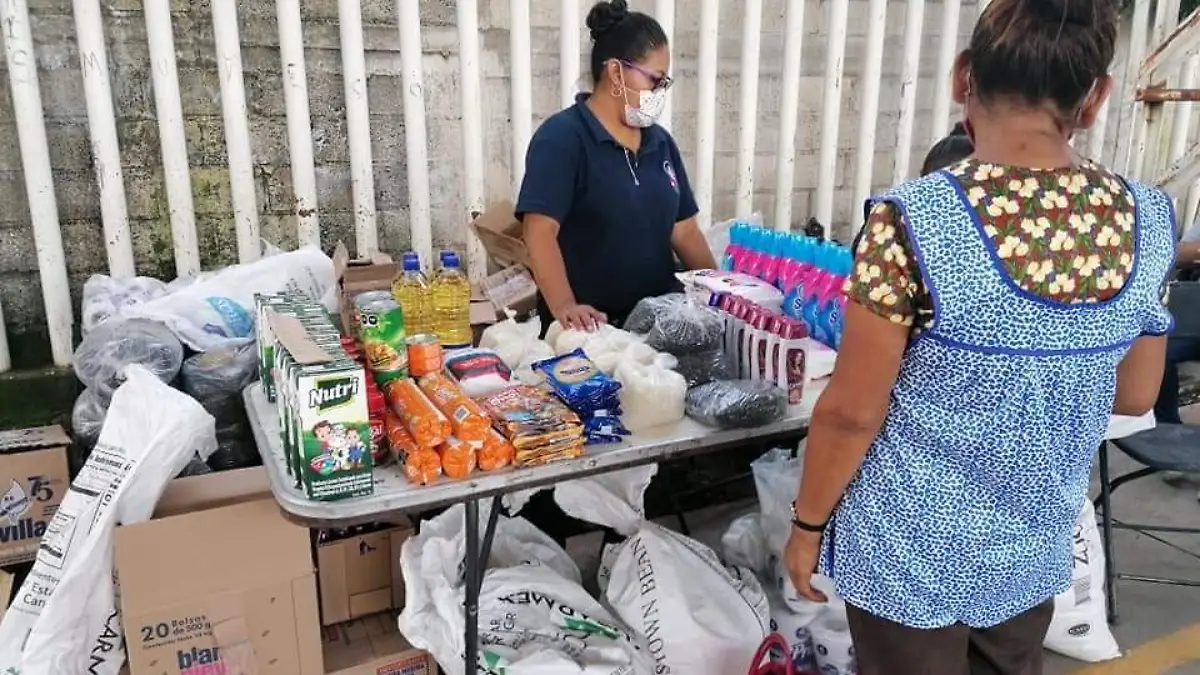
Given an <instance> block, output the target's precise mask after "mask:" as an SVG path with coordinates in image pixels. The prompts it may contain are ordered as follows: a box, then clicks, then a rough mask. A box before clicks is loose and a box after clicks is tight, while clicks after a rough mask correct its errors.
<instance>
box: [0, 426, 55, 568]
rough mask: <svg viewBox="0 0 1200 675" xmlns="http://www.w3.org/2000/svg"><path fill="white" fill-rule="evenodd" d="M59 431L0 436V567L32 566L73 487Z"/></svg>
mask: <svg viewBox="0 0 1200 675" xmlns="http://www.w3.org/2000/svg"><path fill="white" fill-rule="evenodd" d="M70 444H71V439H70V438H68V437H67V434H66V432H64V431H63V430H62V427H57V426H53V427H38V428H33V429H18V430H16V431H4V432H0V566H4V565H14V564H17V563H22V562H28V561H30V560H33V558H34V556H35V555H37V549H38V544H39V542H40V541H41V539H42V534H43V533H45V531H46V526H47V525H48V524H49V523H50V519H51V518H53V517H54V513H55V512H56V511H58V505H59V503H61V502H62V498H63V495H64V494H65V493H66V491H67V488H68V487H69V486H70V485H71V480H70V475H69V473H68V469H67V446H68V445H70Z"/></svg>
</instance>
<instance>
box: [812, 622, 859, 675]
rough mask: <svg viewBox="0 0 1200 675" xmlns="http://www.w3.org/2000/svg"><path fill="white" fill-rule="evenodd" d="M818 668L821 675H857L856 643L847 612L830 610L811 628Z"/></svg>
mask: <svg viewBox="0 0 1200 675" xmlns="http://www.w3.org/2000/svg"><path fill="white" fill-rule="evenodd" d="M809 633H810V634H811V635H812V641H813V651H814V652H815V656H816V659H817V668H818V670H819V671H820V673H821V675H855V674H856V673H857V672H858V666H857V664H856V663H855V659H854V642H853V640H852V639H851V637H850V624H849V623H848V622H847V621H846V612H845V611H844V610H843V611H841V612H838V611H836V610H835V609H833V608H829V609H828V610H826V611H822V612H821V614H820V616H819V617H818V618H817V620H816V621H814V622H813V623H812V625H811V626H809Z"/></svg>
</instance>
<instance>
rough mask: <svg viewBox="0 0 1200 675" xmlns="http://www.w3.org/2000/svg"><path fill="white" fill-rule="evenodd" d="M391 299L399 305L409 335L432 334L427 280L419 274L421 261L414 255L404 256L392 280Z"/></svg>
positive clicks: (409, 253) (410, 253) (412, 253)
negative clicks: (398, 272)
mask: <svg viewBox="0 0 1200 675" xmlns="http://www.w3.org/2000/svg"><path fill="white" fill-rule="evenodd" d="M392 297H393V298H395V299H396V302H398V303H400V309H401V310H403V312H404V322H405V324H406V329H407V331H408V334H409V335H419V334H421V333H431V332H433V326H432V325H431V324H430V311H429V301H430V298H429V280H428V279H426V278H425V275H424V274H423V273H422V272H421V259H420V258H419V257H418V256H417V254H416V253H414V252H412V251H409V252H408V253H405V254H404V258H403V260H402V262H401V268H400V274H398V275H396V278H395V279H394V280H392Z"/></svg>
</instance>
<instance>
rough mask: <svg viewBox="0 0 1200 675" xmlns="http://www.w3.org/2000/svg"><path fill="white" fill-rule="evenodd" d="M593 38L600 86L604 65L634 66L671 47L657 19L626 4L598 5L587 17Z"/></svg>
mask: <svg viewBox="0 0 1200 675" xmlns="http://www.w3.org/2000/svg"><path fill="white" fill-rule="evenodd" d="M587 27H588V31H589V32H591V35H592V58H591V62H590V66H591V71H592V82H593V83H595V82H599V81H600V75H601V74H603V72H604V64H606V63H608V62H609V61H611V60H613V59H616V60H618V61H629V62H631V63H633V62H636V61H640V60H641V59H642V57H644V56H646V54H649V53H650V52H652V51H654V50H655V49H658V48H659V47H665V46H666V45H667V34H666V33H665V32H664V31H663V29H662V26H660V25H659V23H658V21H655V20H654V17H652V16H650V15H649V14H643V13H641V12H631V11H629V3H628V2H626V0H611V2H607V1H606V2H597V3H596V4H595V5H592V9H591V10H590V11H588V15H587Z"/></svg>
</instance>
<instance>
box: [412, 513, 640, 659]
mask: <svg viewBox="0 0 1200 675" xmlns="http://www.w3.org/2000/svg"><path fill="white" fill-rule="evenodd" d="M480 511H481V512H483V513H481V517H480V520H481V521H486V519H487V507H486V506H485V507H483V508H481V509H480ZM464 513H465V508H464V507H463V506H462V505H456V506H453V507H451V508H449V509H448V510H446V511H445V512H444V513H442V514H440V515H439V516H437V517H436V518H434V519H433V520H428V521H425V522H423V523H421V529H420V533H419V534H418V535H417V536H415V537H412V538H411V539H409V540H407V541H406V542H404V546H403V548H401V551H400V567H401V569H402V570H403V572H404V578H405V579H407V580H408V583H407V585H406V587H405V596H406V597H405V605H404V611H403V612H401V614H400V619H399V626H400V632H401V633H403V634H404V636H405V638H407V639H408V641H409V642H411V643H412V644H413V645H414V646H416V647H419V648H421V649H424V650H426V651H428V652H429V653H431V654H433V656H434V658H435V659H437V661H438V663H439V664H441V666H442V669H443V670H444V671H445V672H446V673H448V674H449V675H464V669H463V651H464V649H465V645H464V644H463V632H464V630H465V629H466V625H465V620H464V616H463V602H464V597H465V594H464V589H463V583H464V579H463V574H464V571H465V570H464V569H463V565H462V562H463V559H464V556H465V553H466V539H465V537H466V532H465V527H464ZM481 529H482V528H481ZM618 626H619V624H618V623H617V622H616V621H614V620H613V619H612V617H611V615H610V614H609V613H608V612H607V611H606V610H605V609H604V608H602V607H601V606H600V604H599V603H598V602H596V601H595V600H594V599H593V598H591V597H590V596H588V594H587V592H586V591H584V590H583V587H582V586H581V585H580V581H579V568H578V567H576V566H575V563H574V561H572V560H571V558H570V556H568V555H567V553H566V551H564V550H563V549H562V547H560V546H559V545H558V544H556V543H555V542H554V540H552V539H550V537H548V536H547V535H546V534H544V533H543V532H542V531H540V530H538V529H537V528H536V527H534V526H533V525H531V524H530V523H529V522H528V521H526V520H525V519H523V518H507V517H504V516H501V517H500V518H499V520H498V521H497V525H496V536H495V543H494V545H493V547H492V551H491V557H490V559H489V561H488V570H487V572H486V573H485V575H484V580H483V586H482V589H481V592H480V601H479V632H480V650H481V654H480V662H479V669H478V672H481V673H492V672H495V673H501V672H502V673H505V674H506V675H533V674H548V673H563V672H576V673H586V674H587V675H632V674H633V673H643V672H649V671H648V669H647V668H648V665H647V664H646V663H644V662H640V661H638V659H639V658H643V657H640V656H639V652H640V651H643V652H644V650H639V647H641V645H640V644H639V643H637V642H636V641H635V638H631V637H630V636H629V635H628V634H627V633H625V632H623V630H622V629H620V628H619V627H618ZM521 645H524V647H522V646H521Z"/></svg>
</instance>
